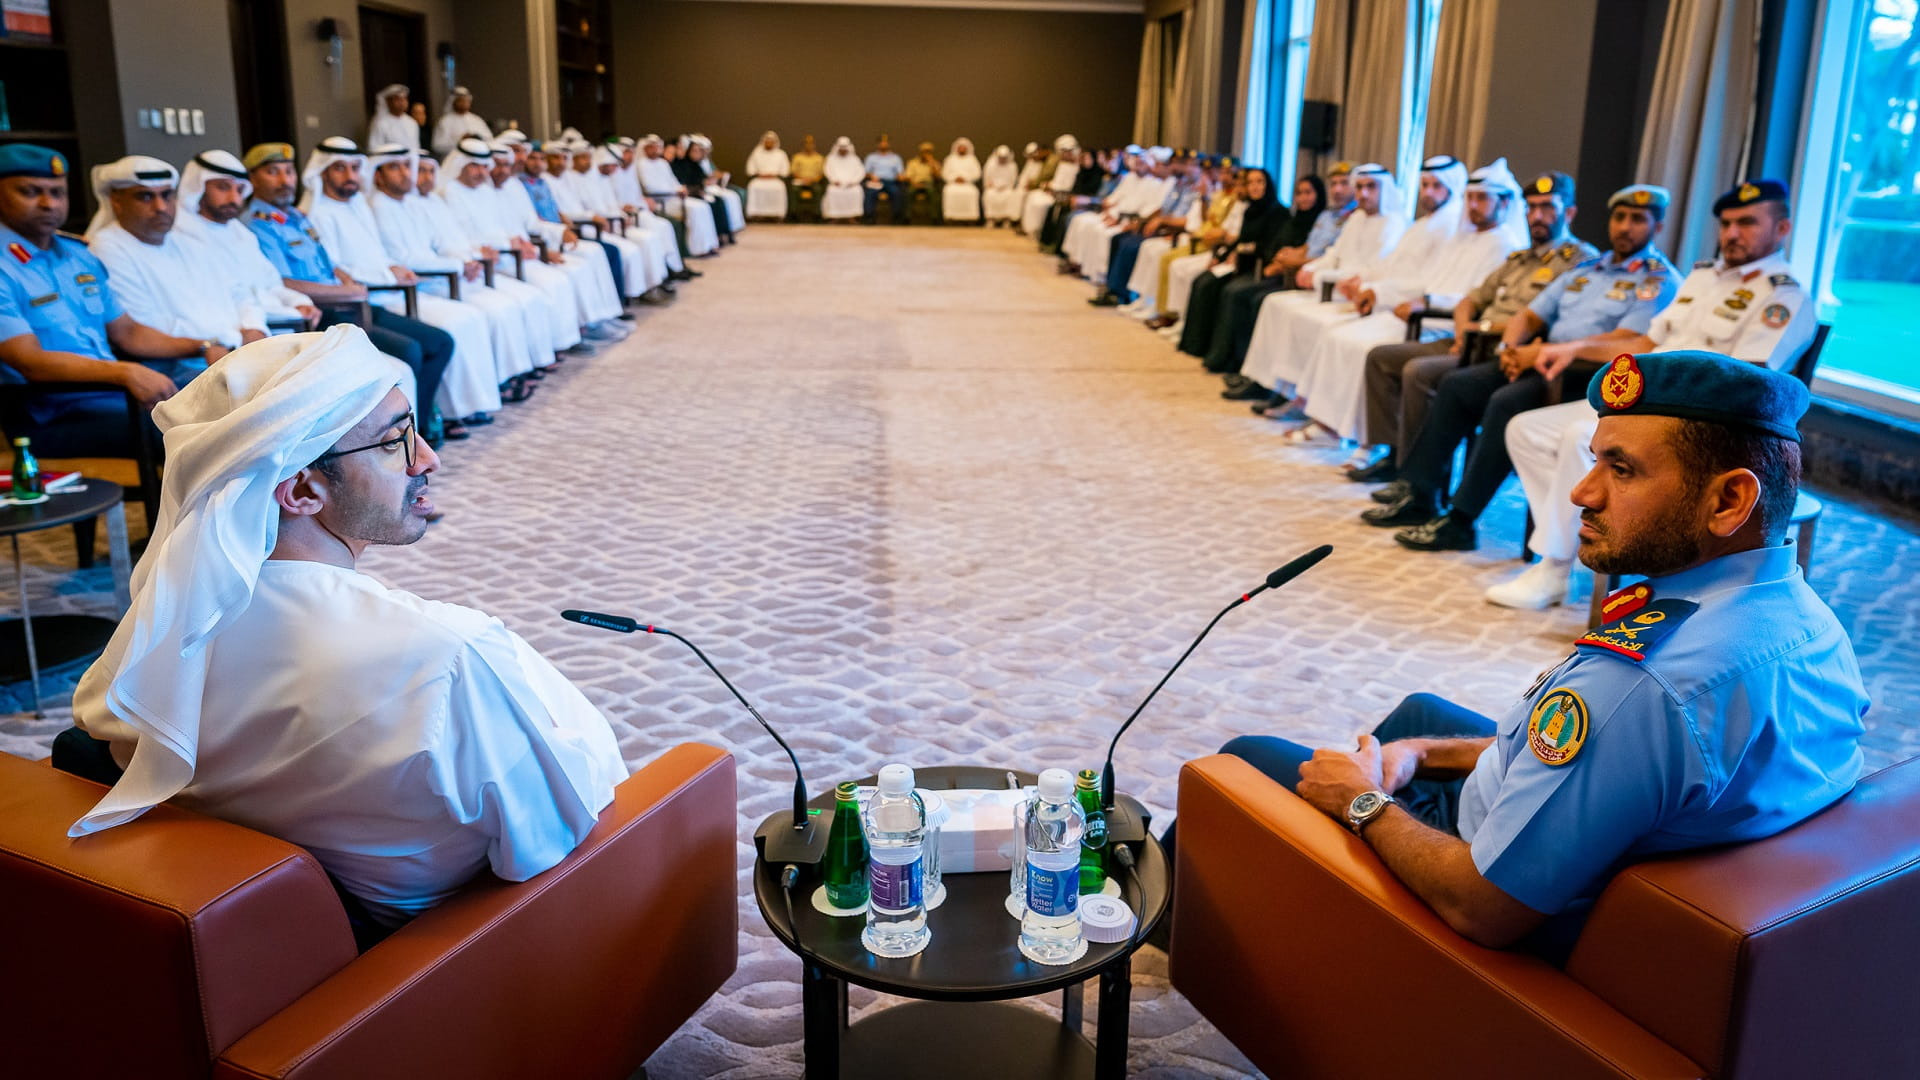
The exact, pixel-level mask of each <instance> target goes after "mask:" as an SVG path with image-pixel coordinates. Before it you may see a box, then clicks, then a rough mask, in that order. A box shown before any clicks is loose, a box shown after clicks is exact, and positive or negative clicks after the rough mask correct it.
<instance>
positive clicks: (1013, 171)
mask: <svg viewBox="0 0 1920 1080" xmlns="http://www.w3.org/2000/svg"><path fill="white" fill-rule="evenodd" d="M1020 196H1021V191H1020V163H1019V162H1017V161H1015V160H1013V148H1012V147H1009V146H1008V145H1007V144H1005V143H1001V144H1000V145H999V146H996V147H994V148H993V156H991V157H989V158H987V165H986V168H985V169H983V170H982V176H981V192H980V201H981V203H982V204H983V206H982V209H984V210H985V211H986V215H987V224H989V225H1006V224H1008V223H1010V222H1012V221H1013V220H1014V219H1016V218H1018V217H1019V216H1020Z"/></svg>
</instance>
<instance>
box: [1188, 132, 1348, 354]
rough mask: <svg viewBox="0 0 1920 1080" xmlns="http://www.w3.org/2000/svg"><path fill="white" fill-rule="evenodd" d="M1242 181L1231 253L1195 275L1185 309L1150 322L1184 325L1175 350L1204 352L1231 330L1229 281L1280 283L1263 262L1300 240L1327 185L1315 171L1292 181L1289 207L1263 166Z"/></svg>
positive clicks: (1255, 285) (1242, 285)
mask: <svg viewBox="0 0 1920 1080" xmlns="http://www.w3.org/2000/svg"><path fill="white" fill-rule="evenodd" d="M1241 186H1242V189H1243V191H1244V193H1245V196H1246V200H1247V209H1246V211H1245V212H1244V213H1243V214H1241V216H1240V234H1239V237H1238V238H1237V239H1236V240H1235V241H1234V245H1233V253H1232V255H1231V256H1230V257H1228V258H1227V259H1225V260H1223V261H1221V262H1219V263H1217V264H1215V265H1213V266H1212V267H1211V268H1210V271H1209V272H1207V273H1202V274H1201V275H1199V276H1198V277H1196V278H1195V279H1194V281H1193V285H1192V286H1191V287H1190V288H1189V290H1188V292H1187V297H1186V311H1185V313H1184V314H1181V313H1178V312H1169V314H1173V315H1175V321H1174V322H1172V323H1165V322H1162V323H1161V325H1160V326H1157V327H1155V328H1156V329H1165V330H1168V331H1169V332H1172V331H1173V329H1174V328H1175V327H1182V328H1184V329H1182V330H1180V331H1179V332H1180V351H1182V352H1184V353H1187V354H1188V355H1189V356H1202V357H1204V356H1206V355H1207V353H1208V350H1209V349H1210V348H1211V347H1212V345H1213V342H1214V337H1215V335H1216V334H1225V333H1230V332H1231V331H1230V329H1229V327H1228V325H1227V323H1228V320H1229V318H1230V317H1231V314H1232V313H1231V310H1230V308H1229V305H1227V304H1224V303H1222V301H1223V300H1224V299H1225V297H1226V294H1227V289H1228V287H1229V286H1232V287H1233V288H1234V289H1235V290H1236V291H1238V290H1243V289H1266V290H1267V291H1272V290H1273V289H1278V288H1282V287H1284V283H1283V282H1281V281H1280V280H1278V279H1277V278H1275V277H1272V276H1269V275H1267V274H1266V269H1267V267H1268V264H1269V263H1270V262H1271V261H1272V260H1273V256H1274V255H1275V254H1276V253H1278V252H1279V251H1280V249H1281V248H1284V247H1291V246H1293V244H1296V243H1303V242H1305V240H1306V236H1307V233H1308V232H1309V231H1310V230H1311V229H1312V228H1313V222H1314V219H1315V218H1317V217H1319V216H1320V210H1321V208H1322V207H1323V206H1324V204H1325V203H1326V190H1327V189H1326V185H1325V184H1324V183H1323V182H1322V181H1321V179H1320V178H1319V177H1317V176H1308V177H1303V178H1301V179H1300V180H1299V181H1298V182H1296V183H1295V184H1294V186H1293V187H1294V195H1293V200H1294V206H1293V208H1292V209H1289V208H1288V207H1286V206H1283V205H1281V204H1280V202H1279V201H1278V200H1277V199H1276V198H1275V197H1274V196H1275V194H1276V192H1275V191H1274V185H1273V175H1272V174H1271V173H1269V172H1267V170H1265V169H1248V170H1247V172H1246V175H1245V176H1244V177H1243V178H1242V180H1241ZM1295 237H1298V239H1295ZM1168 287H1169V288H1171V287H1172V285H1171V283H1169V285H1168ZM1156 321H1157V322H1158V321H1159V320H1156Z"/></svg>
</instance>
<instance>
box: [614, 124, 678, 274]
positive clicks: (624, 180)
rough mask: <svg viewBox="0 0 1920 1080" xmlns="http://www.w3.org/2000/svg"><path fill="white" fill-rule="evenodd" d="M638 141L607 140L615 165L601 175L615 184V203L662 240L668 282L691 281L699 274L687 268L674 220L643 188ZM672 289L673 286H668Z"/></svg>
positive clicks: (628, 138)
mask: <svg viewBox="0 0 1920 1080" xmlns="http://www.w3.org/2000/svg"><path fill="white" fill-rule="evenodd" d="M638 147H639V143H637V142H635V141H634V140H633V139H632V138H631V137H626V136H623V137H621V138H619V139H616V140H611V141H609V142H608V143H607V151H608V153H610V154H611V155H612V156H613V160H614V165H613V167H612V168H609V167H607V166H605V165H602V166H601V167H600V172H601V174H602V175H604V176H606V178H607V181H608V183H610V184H611V185H612V187H613V205H615V206H617V207H619V209H620V210H621V212H622V213H624V214H626V215H627V217H628V219H629V220H631V221H632V222H633V224H634V225H635V226H637V227H639V228H642V229H645V230H646V231H648V232H650V233H652V234H653V235H654V237H655V238H656V239H658V240H659V241H660V246H661V250H662V251H664V252H665V253H666V262H667V281H668V282H669V283H671V282H678V281H692V280H693V279H694V278H697V277H700V276H701V275H700V274H697V273H695V272H693V271H691V270H688V269H687V264H686V262H685V260H684V259H683V258H682V256H681V252H680V231H679V230H678V229H676V228H674V222H672V221H670V220H668V219H667V218H664V217H661V216H660V214H659V212H658V211H659V209H660V208H659V206H658V205H657V204H656V202H655V200H653V199H649V198H647V195H646V192H644V191H642V190H641V188H640V168H639V166H638V165H637V164H635V161H636V159H637V158H638V157H639V150H638ZM667 291H668V292H672V291H673V288H672V285H671V284H669V285H668V286H667Z"/></svg>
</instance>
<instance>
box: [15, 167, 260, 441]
mask: <svg viewBox="0 0 1920 1080" xmlns="http://www.w3.org/2000/svg"><path fill="white" fill-rule="evenodd" d="M167 173H168V175H169V176H171V174H172V169H171V167H168V169H167ZM142 182H143V183H144V181H142ZM166 186H167V187H168V188H171V187H172V186H173V182H172V180H171V179H168V180H166ZM66 219H67V159H66V157H65V156H64V155H62V154H60V153H58V152H56V151H53V150H49V149H47V148H45V147H42V146H33V145H31V144H28V143H14V144H12V145H10V146H0V250H4V252H5V255H4V257H0V364H4V365H5V366H6V367H7V368H8V369H11V370H9V371H0V379H5V380H6V381H9V382H19V381H22V380H24V381H26V382H96V383H105V384H109V385H111V386H116V387H121V388H124V389H125V390H126V392H127V393H129V394H132V395H133V397H134V399H135V400H136V401H138V402H139V403H140V404H141V405H143V406H145V407H146V408H149V409H151V408H153V406H155V405H156V404H158V403H160V402H162V401H165V400H166V399H168V398H170V397H172V396H173V395H174V393H175V392H176V391H178V390H179V384H180V383H184V382H186V381H187V380H189V379H191V378H193V377H194V376H195V375H196V374H198V373H199V372H200V371H202V370H203V369H204V364H203V363H202V361H212V360H217V359H219V358H220V356H221V355H222V354H223V353H225V352H226V349H225V347H223V346H222V345H220V343H219V342H216V341H212V340H207V339H203V338H184V337H175V336H174V335H172V334H165V333H161V332H160V331H159V330H156V329H154V328H153V327H151V326H147V325H145V324H143V323H140V322H137V321H135V319H134V317H133V316H131V315H129V314H127V313H126V312H125V311H124V310H123V309H122V308H121V307H120V304H119V302H118V301H117V300H115V299H114V296H113V290H112V289H111V288H109V287H108V284H107V268H106V266H105V264H103V263H101V261H100V260H99V258H98V257H96V256H95V255H94V254H93V253H92V252H90V251H88V250H87V246H86V245H85V244H82V243H81V242H80V241H78V240H75V239H72V238H70V237H67V236H62V235H59V232H58V230H59V228H60V223H61V222H63V221H65V220H66ZM116 348H117V349H120V350H123V351H125V352H127V353H129V354H131V355H133V356H137V357H141V358H142V359H143V360H148V361H154V363H153V364H152V365H151V366H150V365H149V364H147V363H123V362H121V361H119V360H117V359H115V358H114V350H115V349H116ZM162 361H171V363H162ZM188 361H190V362H188ZM23 421H24V424H25V426H24V428H22V429H21V430H14V431H9V432H7V434H8V435H9V436H11V437H14V438H20V437H23V436H24V437H26V438H30V439H32V440H33V450H34V452H35V453H37V454H39V455H41V456H42V457H81V456H87V457H93V456H108V457H125V456H129V455H131V454H132V453H133V452H134V449H135V448H134V446H133V444H132V441H131V433H130V431H129V430H128V425H127V406H126V398H124V397H123V396H121V395H120V394H119V393H115V392H110V391H104V390H103V391H102V392H100V393H89V392H79V393H59V394H46V395H43V396H40V397H37V398H35V399H34V400H33V401H31V402H30V403H29V404H28V406H27V408H26V415H25V417H24V418H23Z"/></svg>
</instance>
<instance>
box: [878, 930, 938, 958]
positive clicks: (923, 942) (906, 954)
mask: <svg viewBox="0 0 1920 1080" xmlns="http://www.w3.org/2000/svg"><path fill="white" fill-rule="evenodd" d="M932 941H933V935H932V934H928V935H927V936H925V937H923V938H921V939H920V947H919V948H917V949H915V950H913V951H912V952H904V953H884V952H880V951H879V950H877V949H875V948H874V947H873V942H872V941H870V940H869V939H868V937H867V931H866V930H862V931H860V944H862V945H865V946H866V947H867V951H868V952H870V953H872V954H873V955H875V956H884V957H886V958H887V959H889V960H905V959H906V958H907V957H909V956H919V955H920V954H921V953H922V952H924V951H926V948H927V945H928V944H929V943H931V942H932Z"/></svg>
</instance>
